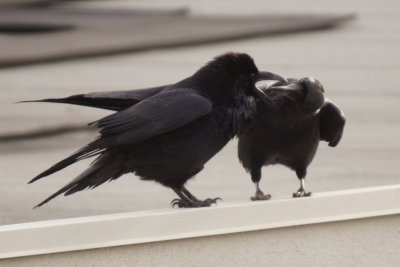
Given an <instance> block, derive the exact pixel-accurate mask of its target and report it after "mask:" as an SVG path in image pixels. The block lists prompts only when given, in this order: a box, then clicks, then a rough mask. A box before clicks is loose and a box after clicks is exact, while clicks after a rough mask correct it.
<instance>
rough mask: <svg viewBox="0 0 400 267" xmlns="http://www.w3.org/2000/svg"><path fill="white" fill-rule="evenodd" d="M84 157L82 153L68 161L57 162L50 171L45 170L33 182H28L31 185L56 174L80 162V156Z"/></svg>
mask: <svg viewBox="0 0 400 267" xmlns="http://www.w3.org/2000/svg"><path fill="white" fill-rule="evenodd" d="M81 155H82V152H77V153H75V154H73V155H71V156H69V157H68V158H66V159H63V160H61V161H59V162H57V163H56V164H54V165H53V166H51V167H50V168H49V169H47V170H45V171H44V172H42V173H40V174H38V175H37V176H36V177H34V178H33V179H32V180H30V181H29V182H28V184H31V183H33V182H35V181H37V180H39V179H41V178H43V177H46V176H49V175H50V174H53V173H55V172H58V171H59V170H62V169H64V168H65V167H68V166H69V165H71V164H73V163H75V162H77V161H79V160H80V158H79V156H81Z"/></svg>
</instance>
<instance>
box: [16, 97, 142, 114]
mask: <svg viewBox="0 0 400 267" xmlns="http://www.w3.org/2000/svg"><path fill="white" fill-rule="evenodd" d="M30 102H47V103H63V104H73V105H79V106H87V107H94V108H102V109H109V110H114V111H120V110H123V109H125V108H128V107H130V106H132V105H134V104H137V103H138V102H139V101H138V100H136V99H115V98H95V97H87V95H85V94H80V95H73V96H69V97H65V98H46V99H40V100H27V101H20V102H17V103H30Z"/></svg>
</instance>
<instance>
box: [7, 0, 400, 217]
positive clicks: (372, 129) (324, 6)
mask: <svg viewBox="0 0 400 267" xmlns="http://www.w3.org/2000/svg"><path fill="white" fill-rule="evenodd" d="M15 2H16V1H1V2H0V11H1V12H6V13H7V12H11V11H12V12H14V8H15V6H13V4H15ZM18 2H21V3H24V2H26V3H27V2H42V3H41V4H42V5H40V7H41V8H43V6H45V8H54V6H52V5H51V2H52V1H28V0H26V1H18ZM48 3H50V5H49V6H48V7H46V4H48ZM30 4H31V3H30ZM31 6H32V5H29V8H31ZM17 8H18V12H20V11H21V10H23V12H26V6H18V7H17ZM56 8H57V9H58V10H64V11H65V10H66V12H65V13H68V14H72V13H73V12H81V13H85V14H86V15H87V14H89V16H92V17H93V18H98V17H96V12H97V13H103V14H104V13H106V14H108V13H107V12H112V13H113V14H114V15H115V13H116V14H117V16H118V12H121V14H125V15H126V14H129V12H136V11H137V10H140V11H141V12H139V13H140V14H141V15H140V16H151V14H153V13H154V12H155V13H157V12H160V11H161V13H162V12H166V13H168V14H170V13H172V14H175V13H178V14H179V13H180V12H181V11H182V10H185V12H188V16H212V17H213V18H223V17H224V16H225V17H226V16H231V17H238V18H239V17H243V16H246V17H247V18H249V17H250V18H251V17H259V16H261V17H268V16H276V15H280V16H293V15H297V16H303V17H304V16H305V17H307V16H313V15H319V16H320V18H324V17H325V16H331V15H332V14H336V15H340V16H341V15H346V14H352V13H354V14H356V15H357V17H356V19H353V20H351V21H346V22H343V23H339V24H338V25H336V24H335V27H331V28H327V29H320V30H317V31H301V32H296V31H294V32H292V33H286V34H278V35H268V34H264V35H263V34H262V33H259V34H258V35H257V34H254V36H249V37H248V38H232V39H237V40H230V41H226V40H225V41H224V42H218V41H213V42H211V43H207V42H204V43H202V44H201V45H194V46H191V45H185V46H179V45H177V46H174V47H159V48H157V47H154V48H153V49H151V50H146V49H142V51H141V50H140V49H137V50H135V49H131V50H129V49H125V50H126V51H125V52H128V51H130V53H122V52H124V49H120V51H118V53H117V54H115V55H110V54H113V52H112V51H110V50H107V51H106V52H107V53H106V52H104V51H103V52H104V53H105V54H108V55H107V56H102V57H101V56H97V57H93V55H92V56H91V57H87V58H86V57H82V58H81V57H78V56H76V57H75V58H74V60H63V61H57V60H47V61H49V62H47V63H42V64H33V63H37V62H28V61H26V63H30V64H29V65H27V64H24V63H23V60H21V58H22V56H24V55H25V54H24V53H28V52H29V51H30V50H29V48H32V47H33V45H34V43H35V42H36V43H35V45H37V44H38V42H39V43H40V42H42V41H43V40H44V38H49V35H51V34H55V32H56V31H55V32H50V31H49V32H47V33H43V32H41V33H32V32H25V33H24V32H22V33H10V32H6V31H5V30H4V28H3V31H2V30H1V29H0V65H1V60H3V63H4V66H3V67H1V68H0V92H1V97H0V179H1V180H0V224H11V223H21V222H27V221H38V220H48V219H55V218H66V217H75V216H87V215H94V214H105V213H116V212H126V211H135V210H148V209H163V208H169V207H170V205H169V203H170V201H171V200H172V199H173V198H174V197H175V194H174V193H173V192H172V191H171V190H170V189H168V188H165V187H163V186H161V185H158V184H156V183H154V182H143V181H140V180H139V179H138V178H137V177H135V176H134V175H125V176H123V177H121V178H120V179H118V180H116V181H114V182H111V183H108V184H105V185H102V186H100V187H99V188H96V189H95V190H93V191H91V190H89V191H83V192H80V193H78V194H74V195H72V196H69V197H58V198H56V199H54V200H53V201H51V202H50V203H48V204H47V205H45V206H43V207H41V208H38V209H34V210H33V209H32V207H33V206H34V205H35V204H37V203H38V202H40V201H41V200H43V199H44V198H46V197H47V196H49V195H50V194H51V193H53V192H54V191H56V190H57V189H59V188H60V187H61V186H63V185H64V184H66V183H67V182H69V181H70V180H71V179H73V178H74V177H75V176H76V175H78V174H79V173H80V172H81V171H83V170H84V169H85V168H86V166H87V165H88V164H89V163H90V160H85V161H82V162H79V163H78V164H75V165H73V166H71V167H69V168H66V169H64V170H62V171H60V172H58V173H56V174H54V175H52V176H50V177H47V178H45V179H43V180H41V181H38V182H36V183H34V184H31V185H27V182H28V181H29V180H30V179H31V178H32V177H34V176H35V175H37V174H38V173H39V172H41V171H43V170H44V169H46V168H48V167H50V165H52V164H54V163H55V162H57V161H58V160H61V159H63V158H64V157H66V156H68V155H70V154H71V153H72V152H74V151H76V150H77V149H79V148H80V147H81V146H83V145H85V144H86V143H88V142H89V141H91V140H92V139H93V138H94V137H95V136H96V135H97V133H96V131H91V130H81V131H74V132H65V133H63V134H59V135H54V136H44V137H41V138H22V139H19V138H16V137H18V136H21V135H22V136H23V135H24V134H27V133H28V134H29V133H32V132H39V133H40V132H46V131H48V130H49V129H57V127H61V126H68V127H77V128H78V129H79V128H80V127H81V126H83V125H85V124H86V123H88V122H91V121H94V120H97V119H98V118H101V117H102V116H105V115H107V114H109V112H108V111H104V110H98V109H91V108H85V107H78V106H68V105H62V104H58V105H57V104H45V103H29V104H14V103H15V102H17V101H21V100H28V99H40V98H49V97H64V96H68V95H72V94H76V93H84V92H93V91H108V90H125V89H126V90H128V89H135V88H145V87H151V86H157V85H161V84H166V83H172V82H176V81H178V80H180V79H182V78H185V77H187V76H189V75H191V74H192V73H194V72H195V71H196V70H197V69H198V68H200V67H201V66H202V65H204V64H205V63H206V62H207V61H209V60H210V59H211V58H213V57H214V56H216V55H218V54H221V53H224V52H226V51H239V52H246V53H248V54H250V55H251V56H252V57H253V58H254V59H255V62H256V64H257V66H258V67H259V69H262V70H269V71H272V72H275V73H279V74H281V75H284V76H286V77H305V76H313V77H316V78H318V79H319V80H320V81H321V82H322V83H323V84H324V86H325V91H326V94H327V96H328V97H329V98H330V99H331V100H333V101H334V102H335V103H336V104H338V105H339V106H340V107H341V108H342V109H343V110H344V112H345V114H346V117H347V125H346V128H345V133H344V137H343V139H342V142H341V143H340V144H339V146H338V147H337V148H335V149H332V148H330V147H328V146H327V144H326V143H320V149H319V151H318V153H317V156H316V158H315V159H314V161H313V163H312V164H311V165H310V167H309V173H308V176H307V186H308V189H309V190H310V191H312V192H314V193H318V192H323V191H332V190H343V189H350V188H360V187H369V186H379V185H386V184H397V183H399V182H400V175H399V174H400V141H399V140H400V124H399V115H400V93H399V88H400V79H398V76H399V74H400V49H399V47H400V2H399V1H395V0H386V1H360V0H346V1H343V0H335V1H317V0H307V1H294V0H280V1H269V0H262V1H260V0H253V1H252V0H248V1H235V2H234V1H228V0H221V1H211V0H207V1H189V0H186V1H185V0H176V1H152V0H150V1H67V2H62V3H59V4H58V5H56ZM9 10H11V11H9ZM143 10H145V11H147V12H148V14H147V13H146V12H144V13H146V14H147V15H146V14H144V15H143ZM149 11H150V12H149ZM18 12H17V13H16V14H17V15H18V14H20V13H18ZM174 12H175V13H174ZM65 13H63V14H65ZM10 14H11V15H10ZM12 14H14V13H8V16H9V17H10V16H11V18H13V15H12ZM149 14H150V15H149ZM163 14H164V13H163ZM153 15H154V14H153ZM15 16H16V15H15ZM51 16H52V18H55V19H54V21H56V22H57V18H58V17H59V16H61V17H62V16H64V17H65V15H59V14H58V15H57V14H56V15H54V14H53V15H51ZM23 17H25V18H29V16H23ZM37 17H38V16H37V15H36V18H37ZM3 18H4V17H3ZM33 18H35V16H34V15H33ZM85 18H86V17H85ZM109 19H110V18H109ZM92 20H93V19H91V20H90V23H91V21H92ZM94 20H95V19H94ZM98 20H99V19H98ZM54 21H53V22H54ZM81 21H84V20H83V19H82V20H81ZM99 21H101V22H102V23H103V24H107V23H106V22H107V21H106V22H104V21H103V20H99ZM109 21H111V20H109ZM19 22H21V20H19ZM145 22H146V21H145ZM25 23H26V24H24V25H25V26H26V25H28V24H29V23H30V22H29V21H26V22H25ZM82 23H83V24H84V25H89V26H90V25H92V24H90V23H88V24H85V23H84V22H82ZM110 23H111V22H110ZM121 23H122V22H121ZM124 23H125V24H124V25H125V26H124V27H128V28H129V27H130V24H129V23H128V22H124ZM146 23H147V24H146ZM146 23H139V22H138V23H137V24H132V29H136V30H137V31H138V32H146V25H150V24H151V23H150V22H146ZM279 23H281V24H282V23H284V20H283V22H282V20H281V21H280V22H279ZM3 24H4V21H3ZM55 24H57V23H55ZM159 24H160V25H162V24H163V23H159ZM60 25H61V24H59V25H58V26H60ZM96 25H97V24H96ZM98 25H100V24H98ZM110 25H111V24H110ZM127 25H128V26H127ZM151 25H153V26H152V27H154V25H157V23H154V21H153V22H152V24H151ZM177 25H181V24H177ZM0 26H1V22H0ZM3 26H4V25H3ZM8 26H9V25H8ZM17 26H18V25H17ZM53 26H54V25H53ZM56 26H57V25H56ZM61 26H63V25H61ZM64 26H65V25H64ZM89 26H86V29H87V28H88V27H89ZM253 26H254V25H253ZM253 26H252V27H253ZM267 26H268V25H267ZM121 27H122V26H121ZM207 27H209V28H213V25H212V23H211V24H209V25H208V26H207ZM207 27H202V29H201V30H202V31H204V32H206V33H207V29H208V28H207ZM235 27H236V26H235ZM235 27H232V29H231V30H232V31H234V30H235V29H236V28H235ZM254 27H255V26H254ZM61 28H62V27H61ZM83 28H85V27H83ZM89 28H90V27H89ZM111 28H112V27H111V26H110V29H111ZM237 28H238V26H237ZM62 31H63V32H64V33H65V34H72V32H71V31H74V29H61V30H60V31H59V32H57V34H60V36H61V32H62ZM171 31H172V32H171V35H173V31H174V30H173V29H172V30H171ZM210 31H211V30H210ZM87 32H90V34H92V35H90V36H86V37H85V38H86V39H85V38H83V37H82V39H81V38H78V37H79V36H78V37H77V39H74V42H73V43H75V46H76V47H78V48H79V46H81V45H84V44H91V43H90V42H92V41H93V39H91V38H96V30H95V28H93V30H92V31H89V30H88V31H87ZM223 32H226V31H225V30H224V31H223ZM125 35H129V37H132V36H131V35H130V33H129V32H126V34H125ZM194 36H196V34H195V35H194ZM27 37H29V38H31V37H32V38H31V39H29V40H32V44H30V43H29V42H27V41H25V40H28V39H24V38H27ZM150 37H151V36H150ZM150 37H149V39H148V40H147V41H149V40H152V39H151V38H153V37H151V38H150ZM192 38H193V37H192ZM105 39H107V38H105ZM50 40H51V39H50ZM113 40H115V39H113ZM128 41H129V40H128V38H126V40H125V41H124V42H128ZM12 42H14V43H15V48H16V49H12V48H13V45H11V44H13V43H12ZM99 42H100V41H99ZM2 43H3V44H8V47H7V48H5V47H3V48H1V46H2V45H1V44H2ZM138 43H139V44H140V40H139V41H138ZM47 44H48V50H51V49H53V50H55V49H58V48H59V47H58V44H57V43H56V42H55V43H52V42H50V41H49V42H47ZM136 44H137V43H136ZM114 45H116V46H118V43H116V44H114ZM142 45H143V44H142ZM70 46H74V45H73V44H71V45H70ZM75 46H74V48H75ZM10 47H11V48H10ZM88 47H90V46H88ZM17 48H18V49H21V52H18V51H20V50H17ZM78 48H76V49H78ZM24 49H25V50H24ZM27 51H28V52H27ZM43 51H44V52H46V49H43ZM71 51H72V49H71V50H70V52H71ZM74 51H75V50H74ZM74 51H72V52H74ZM76 51H77V50H76ZM76 51H75V52H76ZM30 52H32V51H30ZM72 52H71V53H72ZM28 54H29V53H28ZM28 54H27V55H28ZM32 54H33V55H35V54H36V55H37V54H39V51H38V52H37V53H32ZM10 55H13V58H11V59H13V60H20V61H19V62H22V63H20V64H19V63H18V64H15V65H18V66H12V65H13V64H9V66H7V64H6V63H7V62H8V63H9V62H11V61H10V60H11V59H10V57H9V56H10ZM28 56H29V55H28ZM28 56H25V57H28ZM22 59H23V58H22ZM64 59H68V58H64ZM7 60H8V61H7ZM31 61H32V60H31ZM50 61H52V62H50ZM13 137H15V138H13ZM236 145H237V142H236V140H234V141H232V142H231V143H229V145H228V146H226V147H225V148H224V149H223V150H222V151H221V152H220V153H219V154H218V155H217V156H216V157H214V158H213V159H212V160H211V161H209V163H208V164H207V165H206V167H205V169H204V170H203V171H202V172H201V173H200V174H198V175H197V176H196V177H195V178H194V179H192V180H190V181H189V183H188V188H189V189H190V190H191V192H193V194H195V195H196V196H198V197H199V198H206V197H216V196H219V197H221V198H222V199H223V200H224V202H230V201H250V200H249V198H250V195H252V194H253V193H254V185H253V184H252V182H251V180H250V177H249V175H248V174H247V173H246V172H245V171H244V170H243V169H242V167H241V165H240V164H239V161H238V159H237V147H236ZM261 185H262V188H263V190H264V191H265V192H268V193H271V194H272V196H273V198H288V197H290V196H291V194H292V192H294V191H296V190H297V188H298V180H297V178H296V176H295V173H294V172H292V171H290V170H288V169H286V168H284V167H281V166H272V167H268V168H264V169H263V180H262V183H261ZM377 201H379V200H377Z"/></svg>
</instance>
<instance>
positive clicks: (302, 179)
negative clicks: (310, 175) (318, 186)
mask: <svg viewBox="0 0 400 267" xmlns="http://www.w3.org/2000/svg"><path fill="white" fill-rule="evenodd" d="M296 174H297V177H298V178H299V179H300V188H299V190H297V192H296V193H293V197H309V196H311V194H312V193H311V192H307V191H306V189H305V186H304V183H305V178H306V174H307V171H306V170H297V171H296Z"/></svg>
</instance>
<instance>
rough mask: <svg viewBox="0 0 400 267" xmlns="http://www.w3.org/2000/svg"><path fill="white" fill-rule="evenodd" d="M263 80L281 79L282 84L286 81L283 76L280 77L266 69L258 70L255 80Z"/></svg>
mask: <svg viewBox="0 0 400 267" xmlns="http://www.w3.org/2000/svg"><path fill="white" fill-rule="evenodd" d="M265 80H270V81H271V80H273V81H281V82H283V83H284V84H287V83H288V81H287V80H286V79H285V78H284V77H282V76H280V75H278V74H275V73H272V72H267V71H259V72H258V75H257V82H259V81H265Z"/></svg>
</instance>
